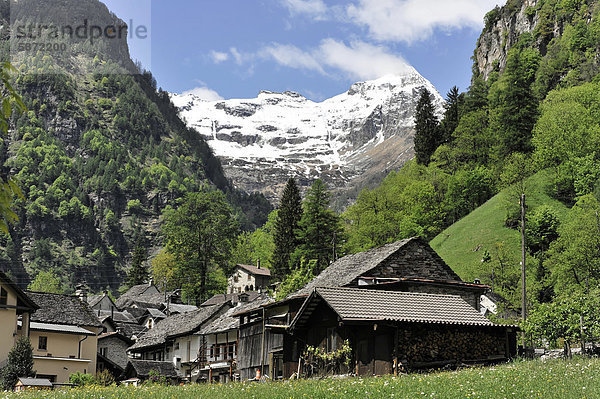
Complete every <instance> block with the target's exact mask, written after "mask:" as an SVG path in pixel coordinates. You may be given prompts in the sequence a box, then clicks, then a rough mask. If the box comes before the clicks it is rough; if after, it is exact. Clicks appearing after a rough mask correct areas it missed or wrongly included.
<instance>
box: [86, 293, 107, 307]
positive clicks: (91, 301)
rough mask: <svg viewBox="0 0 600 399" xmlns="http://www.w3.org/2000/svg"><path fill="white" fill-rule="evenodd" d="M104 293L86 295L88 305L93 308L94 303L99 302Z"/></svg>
mask: <svg viewBox="0 0 600 399" xmlns="http://www.w3.org/2000/svg"><path fill="white" fill-rule="evenodd" d="M104 295H105V294H98V295H88V297H87V303H88V305H90V307H91V308H93V307H94V306H95V305H97V304H98V302H100V301H101V300H102V298H104Z"/></svg>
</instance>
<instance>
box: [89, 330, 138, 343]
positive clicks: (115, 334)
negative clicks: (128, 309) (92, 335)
mask: <svg viewBox="0 0 600 399" xmlns="http://www.w3.org/2000/svg"><path fill="white" fill-rule="evenodd" d="M108 338H117V339H120V340H121V341H123V342H125V343H127V344H128V345H133V343H134V341H133V340H131V339H130V338H128V337H126V336H125V335H123V334H121V333H120V332H117V331H115V332H109V333H103V334H100V335H99V336H98V341H100V340H102V339H108Z"/></svg>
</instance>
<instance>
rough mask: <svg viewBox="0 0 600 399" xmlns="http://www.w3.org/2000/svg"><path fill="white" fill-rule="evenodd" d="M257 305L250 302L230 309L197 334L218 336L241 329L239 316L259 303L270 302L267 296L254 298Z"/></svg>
mask: <svg viewBox="0 0 600 399" xmlns="http://www.w3.org/2000/svg"><path fill="white" fill-rule="evenodd" d="M254 299H255V301H256V303H254V302H248V303H240V304H238V305H237V306H235V307H233V308H231V309H229V310H228V311H227V312H225V313H223V314H222V315H221V316H219V317H217V318H216V319H214V320H212V321H210V322H209V323H207V324H206V325H204V326H203V327H202V328H201V329H200V331H198V333H197V334H199V335H208V334H216V333H222V332H226V331H231V330H235V329H237V328H239V326H240V318H239V316H237V315H238V314H240V312H242V313H243V312H245V311H246V310H249V309H251V308H255V307H256V306H257V303H263V301H270V300H271V299H270V298H268V297H267V296H266V295H264V294H263V295H261V296H260V298H258V297H257V298H254Z"/></svg>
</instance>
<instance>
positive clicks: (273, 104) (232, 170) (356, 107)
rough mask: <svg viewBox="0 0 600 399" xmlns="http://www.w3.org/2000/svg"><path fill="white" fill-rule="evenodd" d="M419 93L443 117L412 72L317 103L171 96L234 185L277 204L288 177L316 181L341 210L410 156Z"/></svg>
mask: <svg viewBox="0 0 600 399" xmlns="http://www.w3.org/2000/svg"><path fill="white" fill-rule="evenodd" d="M423 88H427V89H428V90H429V91H430V92H432V94H433V96H434V104H435V106H436V108H437V109H438V111H439V114H440V115H441V112H442V106H443V99H442V97H441V96H440V95H439V93H438V92H437V90H436V89H435V87H434V86H433V85H432V84H431V83H430V82H429V81H428V80H427V79H425V78H424V77H422V76H421V75H420V74H418V72H417V71H416V70H414V68H411V70H410V71H409V72H408V73H404V74H397V75H393V74H392V75H386V76H384V77H381V78H379V79H375V80H370V81H364V82H357V83H354V84H353V85H351V87H350V88H349V90H348V91H346V92H344V93H341V94H339V95H336V96H333V97H331V98H329V99H326V100H323V101H321V102H315V101H312V100H309V99H307V98H306V97H304V96H302V95H301V94H299V93H296V92H292V91H285V92H283V93H277V92H274V91H268V90H262V91H260V92H259V94H258V95H257V97H256V98H252V99H229V100H218V101H204V100H201V99H200V98H199V97H197V96H195V95H194V94H191V93H190V94H171V99H172V101H173V103H174V104H175V105H176V106H177V107H178V108H179V110H180V115H181V117H182V118H183V119H184V120H185V121H187V124H188V126H189V127H191V128H194V129H195V130H196V131H198V132H199V133H200V135H201V136H202V137H203V138H204V139H205V140H206V141H207V142H208V144H209V145H210V146H211V148H212V149H213V151H214V153H215V155H216V156H217V157H219V159H221V162H222V163H223V167H224V170H225V173H226V175H227V176H228V177H229V178H230V179H231V180H232V181H233V183H234V185H236V187H238V188H241V189H243V190H245V191H247V192H254V191H258V192H260V193H262V194H264V195H265V196H266V197H267V199H269V200H270V201H271V203H273V204H275V203H276V202H277V200H278V198H279V195H280V193H281V190H282V189H283V186H284V185H285V182H286V180H287V179H288V178H289V177H295V178H296V179H297V180H298V181H299V184H300V186H301V188H303V189H306V188H307V187H308V186H309V185H310V184H311V182H312V181H313V180H314V179H316V178H322V179H323V180H325V182H326V183H328V185H329V186H330V188H332V189H333V191H334V200H335V203H336V205H337V207H338V208H343V207H345V206H346V205H348V204H349V203H350V202H351V201H352V200H353V199H355V197H356V195H357V194H358V192H359V191H360V189H362V188H364V187H368V186H370V185H371V184H373V183H376V182H378V180H381V179H382V178H383V177H384V176H385V175H386V174H387V173H389V172H390V171H391V170H394V169H397V168H399V167H400V166H401V165H402V164H403V163H404V162H406V161H407V160H409V159H411V158H412V156H413V155H414V152H413V149H412V146H413V142H412V141H413V137H414V120H413V119H414V110H415V108H416V102H417V99H418V95H419V94H420V91H421V90H422V89H423ZM268 182H272V183H271V184H269V183H268Z"/></svg>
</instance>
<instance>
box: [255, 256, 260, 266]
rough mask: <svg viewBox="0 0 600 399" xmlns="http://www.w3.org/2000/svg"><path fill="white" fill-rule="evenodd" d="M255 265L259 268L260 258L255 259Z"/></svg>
mask: <svg viewBox="0 0 600 399" xmlns="http://www.w3.org/2000/svg"><path fill="white" fill-rule="evenodd" d="M256 267H257V268H259V269H260V258H259V259H256Z"/></svg>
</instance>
